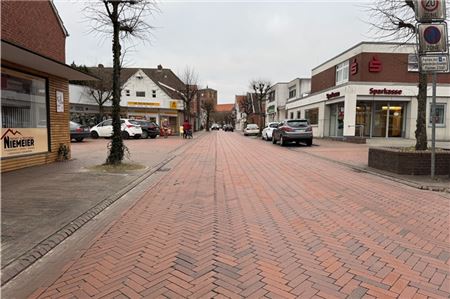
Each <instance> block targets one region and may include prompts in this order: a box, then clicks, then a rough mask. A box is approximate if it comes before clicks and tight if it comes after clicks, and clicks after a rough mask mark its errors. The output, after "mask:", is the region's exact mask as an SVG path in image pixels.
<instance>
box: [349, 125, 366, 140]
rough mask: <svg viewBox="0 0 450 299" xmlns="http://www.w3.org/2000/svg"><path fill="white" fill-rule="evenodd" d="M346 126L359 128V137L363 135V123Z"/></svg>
mask: <svg viewBox="0 0 450 299" xmlns="http://www.w3.org/2000/svg"><path fill="white" fill-rule="evenodd" d="M348 127H349V128H351V127H355V129H356V128H359V137H361V138H362V137H364V125H348Z"/></svg>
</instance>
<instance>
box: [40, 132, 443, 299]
mask: <svg viewBox="0 0 450 299" xmlns="http://www.w3.org/2000/svg"><path fill="white" fill-rule="evenodd" d="M194 142H196V143H197V144H196V145H195V146H193V147H191V148H189V149H187V150H186V152H184V153H183V154H182V155H181V157H180V160H179V164H178V165H177V166H176V167H174V168H172V170H170V171H169V172H168V173H167V176H166V177H165V179H164V182H163V183H161V184H159V185H158V186H157V187H155V188H154V189H152V190H149V191H148V193H147V194H146V195H145V196H143V198H142V199H141V200H140V201H138V202H137V204H136V205H135V206H133V207H132V208H130V209H129V211H128V212H127V213H125V214H124V215H123V216H122V217H121V218H120V219H118V220H117V221H116V222H114V224H112V225H111V227H110V229H109V230H108V231H107V232H106V233H105V234H104V235H102V236H100V237H99V239H98V240H96V242H95V243H94V244H93V246H92V247H91V248H89V249H88V250H87V251H86V252H85V253H84V254H83V255H82V256H81V257H80V258H79V259H75V260H73V261H72V263H71V264H70V265H68V266H67V267H66V271H65V272H64V273H62V274H61V276H60V277H59V278H58V280H57V281H55V282H54V284H53V285H52V286H50V287H49V288H46V289H39V290H36V292H35V293H34V295H33V296H32V297H39V298H261V297H264V298H448V297H449V296H450V281H449V278H450V277H449V272H450V269H449V267H450V245H449V241H450V240H449V204H450V199H449V198H448V197H446V196H447V195H443V194H439V193H432V192H429V191H421V190H417V189H413V188H410V187H407V186H404V185H401V184H397V183H395V182H391V181H388V180H384V179H381V178H379V177H375V176H371V175H369V174H364V173H357V172H354V171H352V170H350V169H349V168H346V167H343V166H340V165H336V164H334V163H330V162H327V161H324V160H321V159H317V158H314V157H311V156H310V155H307V154H303V153H299V152H294V151H290V150H288V149H284V148H281V147H279V146H273V145H271V144H269V143H264V142H262V141H260V140H255V139H250V138H244V137H241V136H239V135H238V134H233V133H224V132H218V133H211V134H209V135H207V136H205V137H204V138H201V139H199V140H197V141H195V140H194Z"/></svg>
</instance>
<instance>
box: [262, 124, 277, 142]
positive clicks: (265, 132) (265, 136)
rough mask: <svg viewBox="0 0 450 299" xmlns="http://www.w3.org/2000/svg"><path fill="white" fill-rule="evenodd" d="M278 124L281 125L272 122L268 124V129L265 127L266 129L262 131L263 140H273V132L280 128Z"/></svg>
mask: <svg viewBox="0 0 450 299" xmlns="http://www.w3.org/2000/svg"><path fill="white" fill-rule="evenodd" d="M278 124H279V123H278V122H271V123H268V124H267V127H265V128H264V129H263V130H262V133H261V138H262V139H263V140H267V141H269V140H272V133H273V130H274V129H276V128H277V127H278Z"/></svg>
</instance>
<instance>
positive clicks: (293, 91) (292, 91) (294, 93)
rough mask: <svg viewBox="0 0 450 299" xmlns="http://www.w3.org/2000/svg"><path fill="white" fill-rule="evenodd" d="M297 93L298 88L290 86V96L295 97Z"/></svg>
mask: <svg viewBox="0 0 450 299" xmlns="http://www.w3.org/2000/svg"><path fill="white" fill-rule="evenodd" d="M296 95H297V89H296V88H290V89H289V98H290V99H291V98H295V96H296Z"/></svg>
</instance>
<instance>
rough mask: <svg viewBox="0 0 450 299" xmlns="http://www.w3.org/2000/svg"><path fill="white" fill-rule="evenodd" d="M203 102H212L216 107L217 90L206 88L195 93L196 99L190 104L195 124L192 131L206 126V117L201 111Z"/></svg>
mask: <svg viewBox="0 0 450 299" xmlns="http://www.w3.org/2000/svg"><path fill="white" fill-rule="evenodd" d="M205 101H212V102H213V103H214V107H216V106H217V90H215V89H212V88H209V87H208V86H207V87H206V88H203V89H199V90H198V93H197V97H196V98H195V99H194V101H193V103H192V108H193V109H192V110H191V111H192V112H193V114H194V115H195V124H194V129H195V130H196V131H198V130H199V129H200V128H201V127H203V128H204V127H205V126H206V124H205V122H206V116H205V114H204V112H203V109H202V103H204V102H205Z"/></svg>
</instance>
